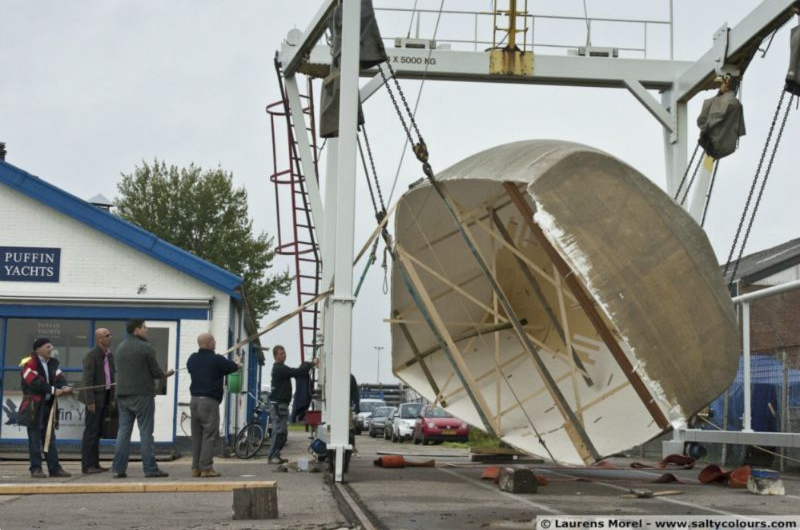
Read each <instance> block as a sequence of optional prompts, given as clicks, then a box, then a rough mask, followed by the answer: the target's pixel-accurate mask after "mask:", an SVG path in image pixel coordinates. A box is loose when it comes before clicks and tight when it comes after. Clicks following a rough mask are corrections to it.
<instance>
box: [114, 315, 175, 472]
mask: <svg viewBox="0 0 800 530" xmlns="http://www.w3.org/2000/svg"><path fill="white" fill-rule="evenodd" d="M125 329H126V331H127V332H128V338H127V339H125V341H124V342H123V343H122V344H120V345H119V348H117V355H116V361H117V407H118V408H119V430H118V431H117V443H116V445H115V447H114V462H113V464H112V465H111V472H112V477H113V478H126V477H127V476H128V474H127V471H128V458H129V456H130V443H131V433H132V432H133V422H134V420H135V421H136V423H137V424H138V425H139V439H140V442H141V443H140V446H139V450H140V451H141V453H142V467H143V468H144V476H145V478H158V477H168V476H169V473H167V472H166V471H162V470H161V469H159V468H158V464H156V453H155V446H154V440H153V427H154V416H155V412H156V401H155V395H156V385H155V382H154V380H155V379H166V378H168V377H171V376H173V375H174V374H175V370H173V369H171V368H170V369H169V370H166V371H164V370H162V369H161V367H160V366H159V365H158V361H157V360H156V350H155V349H153V347H152V346H151V345H150V343H149V342H148V341H147V338H148V330H147V324H146V323H145V321H144V320H143V319H139V318H135V319H132V320H129V321H128V322H127V323H126V324H125Z"/></svg>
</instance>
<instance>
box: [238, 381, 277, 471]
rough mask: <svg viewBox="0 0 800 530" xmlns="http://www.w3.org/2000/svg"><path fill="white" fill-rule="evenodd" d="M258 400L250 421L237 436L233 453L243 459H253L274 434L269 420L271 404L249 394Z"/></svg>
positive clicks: (250, 393)
mask: <svg viewBox="0 0 800 530" xmlns="http://www.w3.org/2000/svg"><path fill="white" fill-rule="evenodd" d="M248 394H249V395H250V396H252V397H253V399H255V400H256V406H255V407H253V412H252V414H251V415H250V421H248V422H247V424H246V425H245V426H244V427H242V429H241V430H240V431H239V434H237V435H236V441H235V442H234V446H233V451H234V453H235V454H236V456H237V457H239V458H242V459H247V458H253V457H254V456H256V455H257V454H258V452H259V451H260V450H261V447H262V446H263V445H264V439H265V434H266V435H267V436H266V438H269V436H270V435H271V434H272V428H271V427H270V426H269V425H270V418H269V403H265V402H264V401H261V400H260V399H259V398H258V397H256V396H255V395H254V394H253V393H252V392H248Z"/></svg>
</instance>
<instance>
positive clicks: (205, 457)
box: [186, 333, 240, 477]
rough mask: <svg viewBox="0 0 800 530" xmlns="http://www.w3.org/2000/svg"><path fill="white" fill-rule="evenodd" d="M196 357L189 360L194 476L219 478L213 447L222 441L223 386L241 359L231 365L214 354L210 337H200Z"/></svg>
mask: <svg viewBox="0 0 800 530" xmlns="http://www.w3.org/2000/svg"><path fill="white" fill-rule="evenodd" d="M197 347H198V350H197V352H196V353H193V354H192V355H190V356H189V360H188V361H186V368H187V369H188V370H189V375H191V376H192V384H191V386H189V392H190V393H191V394H192V400H191V402H190V405H189V406H190V408H191V413H192V476H193V477H218V476H220V474H219V473H218V472H217V471H215V470H214V467H213V466H214V446H215V445H216V443H217V438H218V437H219V405H220V403H222V395H223V389H222V382H223V379H224V377H225V376H226V375H228V374H230V373H233V372H235V371H236V370H238V369H239V362H240V360H239V358H238V357H237V358H236V360H235V361H230V360H228V359H226V358H225V357H223V356H222V355H217V354H216V353H214V348H216V347H217V341H216V340H215V339H214V335H212V334H211V333H201V334H200V335H199V336H198V337H197Z"/></svg>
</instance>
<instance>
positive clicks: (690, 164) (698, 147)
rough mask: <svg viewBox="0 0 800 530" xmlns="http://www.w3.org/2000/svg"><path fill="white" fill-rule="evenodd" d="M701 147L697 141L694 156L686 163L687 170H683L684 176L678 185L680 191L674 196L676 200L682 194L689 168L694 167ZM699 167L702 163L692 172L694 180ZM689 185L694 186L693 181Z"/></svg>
mask: <svg viewBox="0 0 800 530" xmlns="http://www.w3.org/2000/svg"><path fill="white" fill-rule="evenodd" d="M699 149H700V142H697V145H695V146H694V152H693V153H692V158H690V159H689V163H688V164H687V165H686V171H684V172H683V178H682V179H681V183H680V184H679V185H678V191H676V192H675V196H674V197H673V200H675V201H677V200H678V197H680V195H681V190H682V189H683V184H684V183H685V182H686V177H687V176H689V170H690V169H691V167H692V163H693V162H694V157H696V156H697V151H698V150H699ZM700 159H701V160H702V159H703V157H700ZM699 167H700V164H698V165H697V166H695V168H694V173H692V182H694V176H695V175H696V174H697V168H699ZM689 187H690V188H691V187H692V183H691V182H690V183H689ZM687 193H688V191H687ZM681 204H683V203H682V202H681Z"/></svg>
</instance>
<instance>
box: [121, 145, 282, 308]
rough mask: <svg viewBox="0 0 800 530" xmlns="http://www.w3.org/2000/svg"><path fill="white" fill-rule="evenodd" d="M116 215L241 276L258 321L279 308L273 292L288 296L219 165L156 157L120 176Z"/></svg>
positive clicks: (268, 247)
mask: <svg viewBox="0 0 800 530" xmlns="http://www.w3.org/2000/svg"><path fill="white" fill-rule="evenodd" d="M117 190H118V191H119V193H120V196H119V197H118V198H117V199H116V200H115V205H116V207H117V214H118V215H119V216H120V217H122V218H123V219H125V220H126V221H130V222H131V223H134V224H136V225H138V226H140V227H142V228H144V229H145V230H147V231H149V232H152V233H153V234H155V235H156V236H158V237H160V238H161V239H164V240H165V241H169V242H170V243H172V244H173V245H175V246H178V247H180V248H182V249H184V250H187V251H189V252H191V253H192V254H194V255H196V256H199V257H200V258H203V259H204V260H206V261H210V262H211V263H213V264H215V265H218V266H219V267H222V268H224V269H227V270H228V271H230V272H232V273H234V274H238V275H239V276H242V277H243V278H244V291H245V293H246V296H247V302H248V304H249V305H250V308H251V310H252V311H253V313H254V314H255V318H256V319H258V318H260V317H261V316H263V315H264V314H266V313H267V312H269V311H271V310H273V309H275V308H277V306H278V304H277V302H276V301H275V296H276V294H278V293H280V294H284V295H285V294H288V292H289V289H290V285H291V281H292V278H291V276H290V275H289V272H288V271H286V272H283V273H280V274H276V275H268V274H267V271H268V270H269V269H271V268H272V259H273V258H274V257H275V251H274V250H273V248H272V247H273V239H272V238H271V237H269V236H268V235H267V234H265V233H263V232H262V233H260V234H258V235H255V234H254V233H253V221H252V220H251V219H250V217H249V215H248V212H247V192H246V191H245V189H244V188H243V187H242V188H235V187H234V185H233V175H232V174H231V173H228V172H226V171H224V170H223V169H222V168H216V169H211V170H203V169H202V168H201V167H199V166H195V165H194V164H191V165H190V166H189V167H185V168H178V167H176V166H174V165H170V166H169V167H167V165H166V164H165V163H164V162H163V161H159V160H158V159H155V160H154V161H153V163H152V164H148V163H147V162H145V161H142V166H141V167H139V166H136V167H135V169H134V171H133V173H131V174H125V173H123V174H122V182H120V183H119V184H118V185H117Z"/></svg>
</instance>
